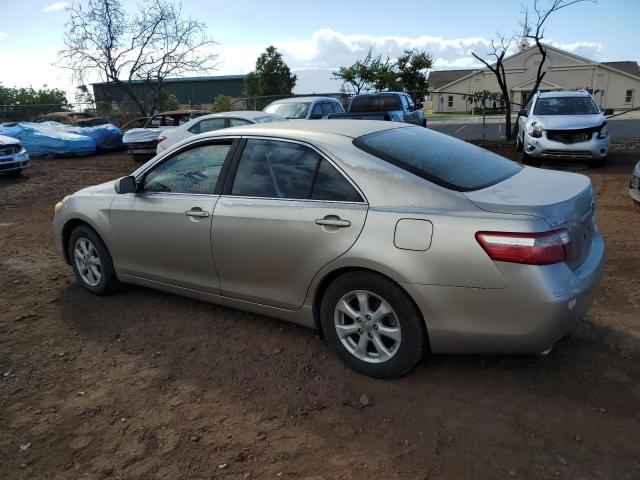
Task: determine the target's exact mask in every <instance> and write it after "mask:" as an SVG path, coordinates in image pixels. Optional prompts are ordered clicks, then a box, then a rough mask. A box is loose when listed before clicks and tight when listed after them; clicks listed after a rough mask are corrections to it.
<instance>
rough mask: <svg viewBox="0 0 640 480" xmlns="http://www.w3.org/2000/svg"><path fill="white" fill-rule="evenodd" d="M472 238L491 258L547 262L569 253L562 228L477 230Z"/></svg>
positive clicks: (564, 258) (566, 235) (568, 256)
mask: <svg viewBox="0 0 640 480" xmlns="http://www.w3.org/2000/svg"><path fill="white" fill-rule="evenodd" d="M476 240H478V243H480V245H481V246H482V248H484V251H485V252H487V254H488V255H489V256H490V257H491V258H492V259H493V260H497V261H500V262H513V263H526V264H528V265H549V264H551V263H559V262H564V261H565V260H569V259H570V258H571V257H572V256H573V250H572V248H571V237H570V236H569V231H568V230H567V229H566V228H561V229H559V230H553V231H551V232H541V233H508V232H478V233H476Z"/></svg>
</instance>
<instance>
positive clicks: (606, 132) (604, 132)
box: [598, 125, 609, 140]
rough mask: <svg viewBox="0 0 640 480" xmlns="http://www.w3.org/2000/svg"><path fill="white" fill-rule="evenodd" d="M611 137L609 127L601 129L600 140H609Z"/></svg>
mask: <svg viewBox="0 0 640 480" xmlns="http://www.w3.org/2000/svg"><path fill="white" fill-rule="evenodd" d="M608 136H609V129H608V128H607V126H606V125H605V126H604V127H602V128H601V129H600V131H599V132H598V138H599V139H601V140H602V139H603V138H607V137H608Z"/></svg>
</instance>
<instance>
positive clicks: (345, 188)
mask: <svg viewBox="0 0 640 480" xmlns="http://www.w3.org/2000/svg"><path fill="white" fill-rule="evenodd" d="M594 205H595V199H594V193H593V190H592V187H591V182H590V180H589V178H588V177H586V176H583V175H578V174H575V173H568V172H557V171H551V170H544V169H537V168H530V167H525V166H521V165H519V164H518V163H516V162H512V161H510V160H507V159H505V158H503V157H500V156H498V155H495V154H493V153H490V152H488V151H486V150H483V149H481V148H479V147H476V146H474V145H471V144H469V143H466V142H463V141H460V140H457V139H455V138H453V137H450V136H446V135H443V134H440V133H437V132H433V131H431V130H428V129H425V128H421V127H417V126H412V125H401V124H397V123H395V124H394V123H390V122H381V121H366V120H363V121H358V122H355V121H352V120H333V121H327V122H308V121H303V120H292V121H289V122H280V123H268V124H261V125H247V126H245V127H237V128H234V129H228V130H217V131H214V132H209V133H206V134H203V135H198V136H196V137H193V138H192V139H191V140H188V141H186V142H185V143H184V144H183V145H181V146H180V147H179V148H175V149H171V150H168V151H167V152H165V153H164V154H161V155H159V156H158V157H157V158H155V159H154V161H152V162H148V163H147V164H145V165H143V166H141V167H140V168H138V169H137V170H136V171H134V172H133V173H132V174H131V175H129V176H126V177H123V178H121V179H119V180H114V181H110V182H107V183H103V184H101V185H96V186H93V187H89V188H85V189H83V190H80V191H78V192H76V193H74V194H72V195H70V196H68V197H65V198H64V199H63V200H62V202H60V203H58V204H57V205H56V207H55V212H56V214H55V217H54V219H53V234H54V239H55V244H56V246H57V248H58V250H59V251H60V253H61V254H62V255H63V256H64V259H65V260H66V261H67V263H69V264H70V265H71V267H72V268H73V270H74V272H75V274H76V277H77V279H78V281H79V282H80V284H81V285H82V286H83V287H84V288H85V289H87V290H88V291H89V292H91V293H94V294H98V295H103V294H107V293H109V292H112V291H113V290H114V289H115V288H116V286H117V285H118V282H126V283H135V284H139V285H145V286H148V287H152V288H156V289H160V290H164V291H167V292H173V293H177V294H180V295H186V296H190V297H194V298H198V299H201V300H205V301H209V302H213V303H218V304H221V305H226V306H231V307H236V308H240V309H244V310H248V311H251V312H257V313H262V314H266V315H269V316H273V317H277V318H282V319H285V320H289V321H292V322H296V323H298V324H301V325H305V326H307V327H312V328H317V329H318V330H320V331H321V334H323V335H324V336H325V337H326V339H327V341H328V342H329V343H330V344H331V346H332V347H333V348H334V349H335V350H336V352H337V354H338V355H339V356H340V358H341V359H342V360H343V361H344V362H345V363H346V364H347V365H349V366H350V367H352V368H354V369H355V370H357V371H359V372H362V373H364V374H367V375H371V376H374V377H384V378H390V377H396V376H398V375H401V374H403V373H405V372H407V371H408V370H410V369H411V368H412V367H413V366H414V365H415V364H416V363H417V362H418V361H419V360H420V358H421V357H422V355H423V353H424V351H425V350H426V349H427V347H428V349H429V350H430V351H432V352H435V353H501V354H506V353H537V352H542V351H545V350H547V349H549V348H550V347H551V346H552V345H553V344H554V342H556V341H557V340H558V339H560V338H561V337H563V336H564V335H565V334H566V333H567V331H569V329H570V328H571V327H572V326H573V325H574V324H575V322H576V321H577V320H578V319H579V318H581V317H582V315H583V314H584V313H585V311H586V310H587V309H588V308H589V305H590V304H591V301H592V300H593V297H594V294H595V287H596V285H597V283H598V280H599V279H600V276H601V274H602V271H603V261H604V242H603V239H602V236H601V234H600V232H599V230H598V229H597V228H596V225H595V216H594V208H595V207H594ZM176 321H178V319H176ZM180 321H184V320H180Z"/></svg>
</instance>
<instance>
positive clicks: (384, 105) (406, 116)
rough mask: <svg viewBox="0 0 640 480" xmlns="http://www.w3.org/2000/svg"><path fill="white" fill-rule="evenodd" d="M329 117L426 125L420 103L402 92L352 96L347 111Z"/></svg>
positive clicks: (425, 118)
mask: <svg viewBox="0 0 640 480" xmlns="http://www.w3.org/2000/svg"><path fill="white" fill-rule="evenodd" d="M330 118H341V119H345V118H349V119H355V120H387V121H392V122H404V123H412V124H414V125H420V126H422V127H426V126H427V117H426V116H425V114H424V112H423V111H422V103H420V102H417V103H414V101H413V100H412V99H411V97H410V96H409V95H407V94H406V93H402V92H379V93H367V94H363V95H356V96H354V97H353V98H352V99H351V101H350V102H349V108H348V110H347V113H336V114H333V115H331V117H330Z"/></svg>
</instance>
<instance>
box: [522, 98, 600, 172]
mask: <svg viewBox="0 0 640 480" xmlns="http://www.w3.org/2000/svg"><path fill="white" fill-rule="evenodd" d="M610 113H613V112H610V111H606V112H605V111H603V110H602V109H601V108H600V107H598V106H597V105H596V103H595V102H594V101H593V98H592V97H591V95H590V94H589V92H586V91H584V90H580V91H577V92H576V91H573V92H538V93H537V94H535V95H534V96H533V97H532V98H531V100H529V102H528V103H527V106H526V107H525V108H523V109H521V110H520V111H519V112H518V136H517V138H516V148H517V149H518V151H520V152H522V156H523V158H522V160H523V163H528V164H533V165H539V164H540V162H541V161H542V159H544V158H563V159H576V160H588V161H589V163H590V164H592V165H594V166H595V165H600V164H603V163H604V162H605V161H606V159H607V154H608V152H609V132H608V130H607V122H606V120H605V117H604V115H605V114H610Z"/></svg>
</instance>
